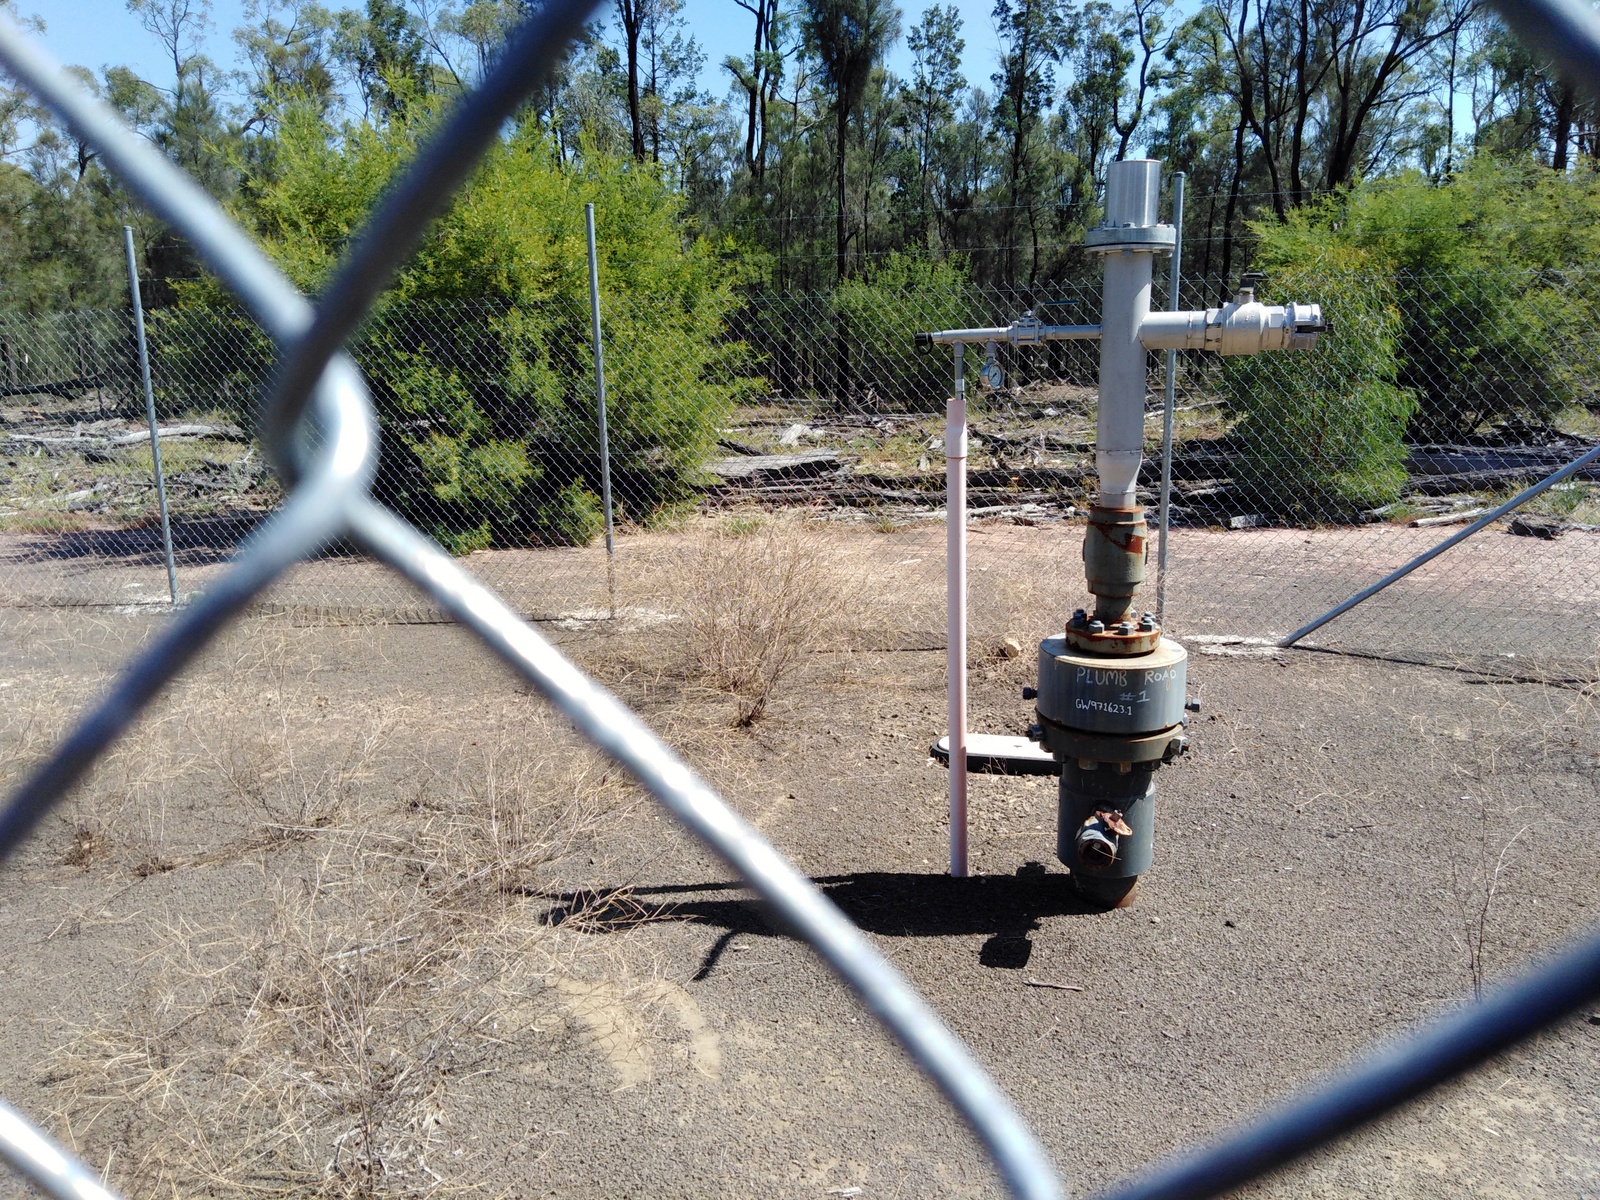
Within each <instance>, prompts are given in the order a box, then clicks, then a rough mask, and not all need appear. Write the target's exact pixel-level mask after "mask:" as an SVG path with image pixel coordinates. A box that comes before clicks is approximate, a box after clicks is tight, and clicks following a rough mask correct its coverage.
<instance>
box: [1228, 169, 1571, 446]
mask: <svg viewBox="0 0 1600 1200" xmlns="http://www.w3.org/2000/svg"><path fill="white" fill-rule="evenodd" d="M1597 212H1600V181H1597V179H1596V177H1595V176H1594V175H1593V174H1592V173H1578V174H1557V173H1554V172H1550V171H1547V170H1544V169H1542V168H1539V167H1535V166H1531V165H1501V164H1495V163H1493V162H1491V161H1490V160H1489V159H1488V157H1487V156H1480V157H1479V158H1478V159H1476V160H1475V161H1474V162H1472V163H1471V164H1469V166H1468V167H1467V168H1466V169H1465V170H1464V171H1463V172H1462V173H1461V174H1460V175H1458V176H1457V177H1455V178H1454V179H1452V180H1451V181H1449V182H1446V183H1442V184H1434V183H1431V182H1430V181H1428V180H1426V179H1424V178H1423V177H1421V176H1419V175H1415V174H1410V175H1401V176H1398V177H1391V178H1388V179H1384V180H1381V181H1377V182H1374V183H1367V184H1361V185H1358V186H1357V187H1355V188H1353V189H1351V190H1349V191H1346V192H1342V193H1340V194H1338V195H1336V196H1332V197H1329V198H1327V199H1325V200H1323V201H1321V202H1319V203H1317V204H1314V205H1310V206H1307V207H1305V208H1303V209H1300V210H1297V211H1294V212H1292V213H1291V214H1290V216H1289V220H1288V221H1287V222H1285V223H1282V224H1280V223H1277V222H1263V223H1262V224H1260V225H1258V226H1256V227H1255V232H1256V233H1257V234H1258V235H1259V236H1260V238H1261V250H1260V255H1259V259H1258V261H1259V263H1260V264H1261V265H1263V266H1265V267H1266V268H1267V269H1268V270H1269V272H1271V271H1273V270H1274V269H1275V268H1280V267H1285V266H1290V265H1296V264H1308V263H1310V262H1312V261H1315V259H1316V256H1317V255H1318V254H1320V253H1322V252H1323V249H1324V248H1325V247H1327V246H1329V245H1330V244H1334V245H1338V246H1343V247H1348V248H1350V249H1355V250H1361V251H1363V252H1365V253H1366V254H1367V255H1368V256H1369V261H1370V262H1371V263H1372V265H1373V267H1374V268H1375V269H1377V270H1379V271H1382V272H1384V273H1385V274H1387V275H1389V276H1390V277H1392V279H1393V280H1394V283H1395V292H1394V297H1393V299H1394V304H1395V306H1396V308H1397V310H1398V312H1399V329H1398V341H1397V355H1398V373H1397V376H1396V378H1397V381H1398V382H1399V384H1400V385H1401V386H1402V387H1405V388H1409V389H1410V390H1412V391H1413V392H1415V394H1416V396H1417V401H1418V405H1417V411H1416V414H1415V416H1414V417H1413V419H1412V423H1411V428H1410V431H1409V432H1410V436H1411V439H1412V440H1413V441H1450V440H1457V439H1460V438H1463V437H1466V436H1468V435H1470V434H1472V433H1474V432H1476V431H1478V430H1480V429H1483V428H1485V427H1487V426H1489V425H1491V424H1493V423H1495V422H1502V421H1514V422H1529V423H1534V424H1545V423H1548V422H1549V421H1550V420H1551V419H1552V418H1553V417H1554V416H1555V415H1556V414H1557V413H1558V412H1559V411H1560V410H1561V409H1562V408H1564V407H1566V406H1567V405H1568V404H1570V403H1572V402H1573V401H1574V400H1577V399H1587V398H1590V397H1591V395H1592V388H1593V386H1594V385H1593V384H1591V383H1590V382H1589V380H1591V379H1594V378H1596V377H1597V376H1600V371H1597V368H1600V354H1597V351H1596V349H1595V346H1594V339H1593V338H1592V337H1591V336H1590V335H1589V330H1590V329H1591V328H1592V327H1593V323H1594V319H1595V316H1596V313H1597V306H1596V301H1597V299H1600V295H1597V292H1600V280H1596V279H1594V278H1591V277H1590V275H1589V274H1588V273H1587V271H1581V270H1580V271H1578V272H1572V271H1569V270H1568V268H1569V267H1571V266H1572V265H1574V264H1580V265H1584V266H1586V265H1587V264H1589V263H1592V262H1593V261H1594V260H1595V256H1596V253H1597V252H1600V234H1597V232H1596V231H1597V222H1596V221H1595V215H1596V213H1597ZM1341 336H1343V334H1342V333H1341Z"/></svg>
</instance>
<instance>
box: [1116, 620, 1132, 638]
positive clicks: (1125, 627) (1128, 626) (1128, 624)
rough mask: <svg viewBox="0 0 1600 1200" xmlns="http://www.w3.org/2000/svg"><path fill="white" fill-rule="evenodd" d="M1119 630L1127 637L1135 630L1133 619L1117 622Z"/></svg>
mask: <svg viewBox="0 0 1600 1200" xmlns="http://www.w3.org/2000/svg"><path fill="white" fill-rule="evenodd" d="M1117 632H1118V633H1120V634H1121V635H1122V636H1123V637H1127V636H1128V635H1129V634H1130V633H1132V632H1133V622H1132V621H1119V622H1118V623H1117Z"/></svg>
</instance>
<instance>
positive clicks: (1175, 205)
mask: <svg viewBox="0 0 1600 1200" xmlns="http://www.w3.org/2000/svg"><path fill="white" fill-rule="evenodd" d="M1187 178H1188V176H1186V175H1185V174H1184V173H1183V172H1182V171H1179V172H1178V173H1177V174H1175V175H1174V176H1173V177H1172V228H1173V235H1172V283H1171V284H1170V285H1169V286H1168V288H1167V310H1168V311H1169V312H1177V311H1178V288H1179V285H1180V283H1181V282H1182V280H1183V185H1184V182H1185V180H1186V179H1187ZM1177 375H1178V352H1177V351H1176V350H1168V351H1167V386H1166V403H1165V404H1164V405H1163V406H1162V415H1161V526H1160V532H1159V534H1158V535H1157V540H1156V624H1158V625H1160V626H1162V627H1163V628H1165V626H1166V623H1167V526H1168V524H1169V523H1170V520H1171V517H1170V509H1171V507H1172V414H1173V411H1174V409H1173V406H1174V405H1175V404H1176V402H1177Z"/></svg>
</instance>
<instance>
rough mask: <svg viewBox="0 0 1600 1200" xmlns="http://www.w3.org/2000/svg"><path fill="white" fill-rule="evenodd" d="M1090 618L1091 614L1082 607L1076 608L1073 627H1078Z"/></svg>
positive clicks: (1073, 615)
mask: <svg viewBox="0 0 1600 1200" xmlns="http://www.w3.org/2000/svg"><path fill="white" fill-rule="evenodd" d="M1088 619H1089V614H1088V613H1086V612H1084V611H1083V609H1081V608H1080V609H1076V610H1074V612H1073V614H1072V626H1073V628H1075V629H1076V628H1078V627H1079V626H1081V625H1082V624H1083V623H1084V622H1085V621H1086V620H1088Z"/></svg>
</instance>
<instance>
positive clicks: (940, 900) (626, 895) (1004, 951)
mask: <svg viewBox="0 0 1600 1200" xmlns="http://www.w3.org/2000/svg"><path fill="white" fill-rule="evenodd" d="M812 882H813V883H815V884H816V885H817V886H818V887H819V888H821V889H822V892H823V894H824V895H826V896H827V897H828V899H830V900H832V901H833V902H834V903H835V904H837V905H838V906H839V908H840V910H841V911H843V913H844V914H845V916H847V917H849V918H850V919H851V920H852V921H854V922H855V923H856V924H857V925H859V926H860V927H861V928H862V929H864V930H866V931H867V932H868V933H876V934H880V935H882V936H884V937H954V936H971V935H974V934H987V935H988V938H987V940H986V941H985V942H984V943H983V946H982V948H981V949H980V950H979V952H978V961H979V962H980V963H981V964H982V965H983V966H986V967H994V968H998V969H1002V970H1020V969H1021V968H1022V967H1025V966H1027V964H1028V959H1029V957H1030V956H1031V955H1032V953H1033V943H1032V941H1031V940H1030V939H1029V935H1030V934H1031V933H1033V932H1034V931H1036V930H1037V929H1038V928H1039V925H1040V922H1041V921H1043V920H1044V919H1045V918H1046V917H1061V916H1076V915H1082V914H1088V913H1098V912H1103V911H1104V906H1103V905H1095V904H1093V903H1091V902H1089V901H1086V900H1084V899H1083V898H1081V897H1080V896H1079V895H1078V894H1077V893H1076V892H1075V891H1073V888H1072V882H1071V880H1070V879H1069V877H1068V876H1067V875H1065V874H1060V873H1052V872H1050V871H1049V870H1047V869H1046V868H1045V867H1044V866H1043V865H1042V864H1040V863H1033V862H1030V863H1024V864H1023V865H1022V866H1021V867H1019V868H1018V869H1017V873H1016V874H1015V875H979V876H975V877H972V878H969V879H952V878H951V877H950V876H948V875H943V874H938V875H935V874H914V873H911V872H898V871H862V872H858V873H856V874H852V875H824V876H820V877H818V878H816V879H813V880H812ZM744 890H745V885H744V884H742V883H738V882H715V883H686V884H668V885H663V886H659V887H648V886H646V887H630V888H617V889H612V890H606V889H592V890H591V889H585V890H580V891H575V892H566V893H561V894H557V895H549V894H541V896H540V898H542V899H545V900H550V901H553V902H554V907H552V908H551V909H549V910H548V911H547V912H546V913H545V917H544V919H545V920H546V921H547V922H548V923H550V924H552V925H561V924H566V923H569V922H570V923H574V924H576V925H578V926H579V927H580V928H582V929H585V930H587V931H590V932H595V933H613V932H618V931H621V930H624V929H631V928H634V927H636V926H639V925H645V924H653V923H655V922H658V921H696V922H700V923H703V924H706V925H712V926H715V927H717V928H720V929H721V930H723V934H722V936H721V937H719V938H718V939H717V940H716V942H715V943H714V944H713V945H712V946H711V949H710V950H708V951H707V952H706V956H705V959H704V960H703V961H702V962H701V964H700V969H699V970H698V971H696V972H695V975H694V978H695V979H705V978H706V977H707V976H709V975H710V974H711V973H712V971H714V970H715V969H716V966H717V963H718V961H719V960H720V959H721V957H722V954H723V951H725V950H726V949H727V948H728V945H729V943H731V942H732V941H733V939H734V938H736V937H738V936H739V935H740V934H754V935H765V936H777V937H789V936H792V934H791V933H790V932H789V931H788V930H787V929H785V928H784V927H783V923H782V922H781V921H780V920H779V919H778V918H777V916H776V915H775V914H774V913H773V912H772V910H771V909H770V908H769V907H768V906H767V904H766V902H765V901H762V900H758V899H744V898H739V899H715V898H711V897H708V896H707V895H706V894H707V893H711V894H712V896H714V895H715V894H716V893H719V892H736V891H744ZM678 897H682V899H679V898H678Z"/></svg>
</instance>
